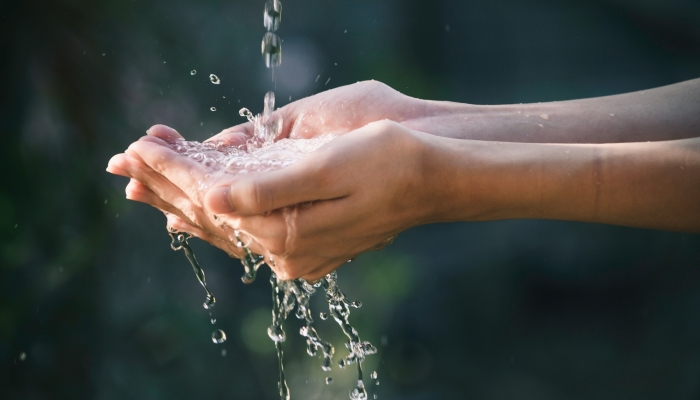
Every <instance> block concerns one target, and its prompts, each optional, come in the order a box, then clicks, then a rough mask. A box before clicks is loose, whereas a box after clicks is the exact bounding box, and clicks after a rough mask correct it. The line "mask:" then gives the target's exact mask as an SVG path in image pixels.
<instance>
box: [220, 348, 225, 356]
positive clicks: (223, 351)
mask: <svg viewBox="0 0 700 400" xmlns="http://www.w3.org/2000/svg"><path fill="white" fill-rule="evenodd" d="M221 357H226V349H221Z"/></svg>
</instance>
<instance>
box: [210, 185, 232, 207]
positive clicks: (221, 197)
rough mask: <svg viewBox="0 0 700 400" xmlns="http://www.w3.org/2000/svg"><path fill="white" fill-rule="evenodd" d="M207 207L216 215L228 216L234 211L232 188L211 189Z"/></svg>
mask: <svg viewBox="0 0 700 400" xmlns="http://www.w3.org/2000/svg"><path fill="white" fill-rule="evenodd" d="M206 205H207V207H208V208H209V211H211V212H213V213H214V214H228V213H231V212H233V211H234V209H233V205H232V204H231V188H230V187H229V186H220V187H217V188H213V189H211V190H210V191H209V192H208V193H207V195H206Z"/></svg>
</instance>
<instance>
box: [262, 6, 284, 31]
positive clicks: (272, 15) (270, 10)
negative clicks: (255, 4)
mask: <svg viewBox="0 0 700 400" xmlns="http://www.w3.org/2000/svg"><path fill="white" fill-rule="evenodd" d="M263 17H264V20H263V25H265V28H267V30H268V32H274V31H276V30H277V29H278V28H279V27H280V22H282V2H280V1H279V0H267V2H265V14H264V16H263Z"/></svg>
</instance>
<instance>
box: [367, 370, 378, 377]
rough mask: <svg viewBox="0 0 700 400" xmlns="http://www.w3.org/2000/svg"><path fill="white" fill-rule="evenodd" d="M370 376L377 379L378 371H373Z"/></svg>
mask: <svg viewBox="0 0 700 400" xmlns="http://www.w3.org/2000/svg"><path fill="white" fill-rule="evenodd" d="M369 377H370V378H372V379H377V371H372V373H371V374H370V375H369Z"/></svg>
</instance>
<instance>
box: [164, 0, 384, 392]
mask: <svg viewBox="0 0 700 400" xmlns="http://www.w3.org/2000/svg"><path fill="white" fill-rule="evenodd" d="M281 21H282V3H281V2H280V1H279V0H267V1H266V2H265V10H264V19H263V25H264V26H265V28H266V29H267V32H266V33H265V35H264V36H263V40H262V44H261V52H262V56H263V60H264V62H265V66H266V67H267V68H269V69H270V70H271V72H272V81H273V83H275V84H276V82H275V69H276V68H278V67H279V66H280V64H281V63H282V40H281V39H280V37H279V36H278V35H277V34H276V33H275V32H276V31H277V30H278V29H279V27H280V24H281ZM194 74H196V71H194V70H193V71H192V75H194ZM209 78H210V80H211V83H212V84H215V85H218V84H219V83H220V79H219V78H218V77H217V76H216V75H214V74H211V75H210V77H209ZM212 111H215V109H214V108H212ZM239 114H240V115H241V116H244V117H246V118H247V119H248V120H249V121H250V122H251V123H252V124H253V126H254V131H255V132H254V134H253V136H252V137H250V138H249V139H248V141H247V142H246V143H245V144H244V145H242V146H238V147H227V146H224V145H222V144H220V143H213V142H206V143H199V142H188V141H185V140H179V141H177V142H176V143H175V144H173V145H172V149H173V150H175V151H176V152H178V153H179V154H181V155H183V156H186V157H189V158H190V159H192V160H195V161H197V162H199V163H200V164H202V165H203V166H204V167H205V168H206V170H207V174H206V175H205V177H204V179H202V180H201V181H200V182H199V190H200V191H206V190H207V189H208V187H209V182H210V181H212V180H215V179H217V177H219V176H220V175H222V174H233V175H240V174H247V173H256V172H265V171H270V170H275V169H279V168H284V167H286V166H288V165H291V164H293V163H295V162H297V161H299V160H300V159H301V158H302V157H303V156H305V155H306V154H308V153H310V152H312V151H315V150H316V149H318V148H319V147H321V146H323V145H324V144H326V143H327V142H328V141H330V140H332V139H333V138H334V136H332V135H321V136H318V137H316V138H313V139H296V140H290V139H281V140H277V141H275V139H277V138H278V137H279V136H280V134H281V133H282V126H283V120H282V117H281V116H280V115H279V113H275V94H274V92H272V91H270V92H268V93H267V94H266V95H265V99H264V106H263V112H262V114H259V115H254V114H253V113H252V112H250V111H249V110H248V109H247V108H243V109H241V110H240V112H239ZM293 212H294V209H293V208H289V209H285V215H289V214H291V213H293ZM170 236H171V237H172V244H171V247H172V248H173V250H183V251H184V253H185V256H186V257H187V260H188V261H189V262H190V264H191V265H192V268H193V270H194V272H195V275H196V276H197V279H198V280H199V282H200V283H201V284H202V286H203V287H204V289H205V291H206V301H205V303H204V308H205V309H207V310H211V308H212V307H213V306H214V304H215V302H216V299H215V298H214V296H213V295H212V294H211V292H210V291H209V289H208V288H207V284H206V280H205V277H204V271H203V270H202V268H201V267H200V266H199V264H198V263H197V260H196V258H195V257H194V253H193V252H192V249H191V248H190V246H189V244H188V243H187V240H188V239H189V238H190V237H191V236H190V235H189V234H186V233H180V232H170ZM246 237H250V236H249V235H247V233H245V232H241V231H239V230H237V229H233V234H232V237H231V238H230V239H231V240H232V241H235V242H234V243H236V246H237V247H238V248H240V249H241V251H242V257H241V263H242V264H243V268H244V274H243V276H242V278H241V279H242V281H243V282H244V283H246V284H248V283H252V282H253V281H254V280H255V277H256V274H257V271H258V269H259V268H260V267H261V266H262V265H263V264H264V263H265V260H264V257H263V256H261V255H259V254H255V253H253V252H252V251H251V250H250V248H249V247H248V244H249V243H246V240H244V239H245V238H246ZM270 284H271V286H272V305H273V307H272V324H271V325H270V327H269V328H268V330H267V333H268V336H269V337H270V339H272V341H273V342H274V344H275V348H276V350H277V360H278V364H279V383H278V386H279V394H280V399H281V400H289V399H290V392H289V387H288V386H287V380H286V378H285V373H284V353H283V349H282V343H283V342H284V341H285V340H286V333H285V331H284V327H283V324H284V321H285V320H286V319H287V316H288V315H289V314H290V313H292V312H294V314H295V316H296V317H297V318H298V319H300V320H303V323H304V325H303V326H302V327H301V329H300V330H299V334H300V335H301V336H303V337H304V338H306V346H307V348H306V352H307V353H308V355H309V356H312V357H319V358H320V359H321V369H322V370H323V371H331V369H332V364H333V356H334V354H335V348H334V347H333V345H331V344H330V343H329V342H327V341H324V340H323V339H322V338H321V337H320V336H319V334H318V332H317V331H316V329H315V328H314V326H313V324H314V319H313V317H312V311H311V307H310V305H309V300H310V299H311V296H313V295H314V294H315V293H316V292H317V291H319V290H320V289H323V291H324V292H325V299H326V302H327V303H328V313H326V312H321V313H320V314H319V316H320V318H321V319H322V320H326V319H327V318H328V316H329V315H330V316H331V317H333V319H334V320H335V321H336V322H337V323H338V325H339V326H340V328H341V330H342V331H343V333H344V334H345V336H346V337H347V339H348V340H347V342H346V343H345V347H346V348H347V349H348V354H347V355H346V356H345V357H344V358H342V359H340V360H339V361H338V366H339V367H340V368H341V369H343V368H346V367H348V366H350V365H353V364H356V366H357V384H356V385H355V387H354V388H352V390H351V391H350V399H352V400H366V399H367V390H366V388H365V384H364V380H363V372H362V362H363V361H364V359H365V357H366V356H368V355H371V354H375V353H376V352H377V348H376V347H374V346H373V345H372V344H371V343H370V342H367V341H362V339H361V338H360V336H359V334H358V332H357V330H356V329H355V328H353V327H352V325H351V324H350V321H349V317H350V310H351V309H353V308H355V309H357V308H360V307H361V306H362V304H361V303H360V302H359V301H355V302H351V301H349V300H348V299H347V298H346V297H345V295H344V294H343V292H342V291H341V290H340V288H339V287H338V283H337V275H336V273H335V272H332V273H330V274H328V275H326V276H325V277H324V278H322V279H321V280H319V281H317V282H315V283H313V284H311V283H309V282H307V281H305V280H304V279H297V280H286V281H285V280H280V279H277V276H276V275H275V274H274V273H273V274H272V275H271V277H270ZM295 309H296V311H294V310H295ZM210 317H211V321H212V324H214V323H215V322H216V319H215V318H213V316H211V311H210ZM225 340H226V333H225V332H224V331H223V330H221V329H217V330H215V331H214V332H213V333H212V341H213V342H214V343H222V342H223V341H225ZM371 378H372V379H375V380H376V372H374V373H372V376H371ZM331 382H332V378H330V377H328V378H327V379H326V384H330V383H331ZM378 382H379V381H376V383H377V384H378ZM374 398H375V399H376V398H377V395H376V394H375V395H374Z"/></svg>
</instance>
